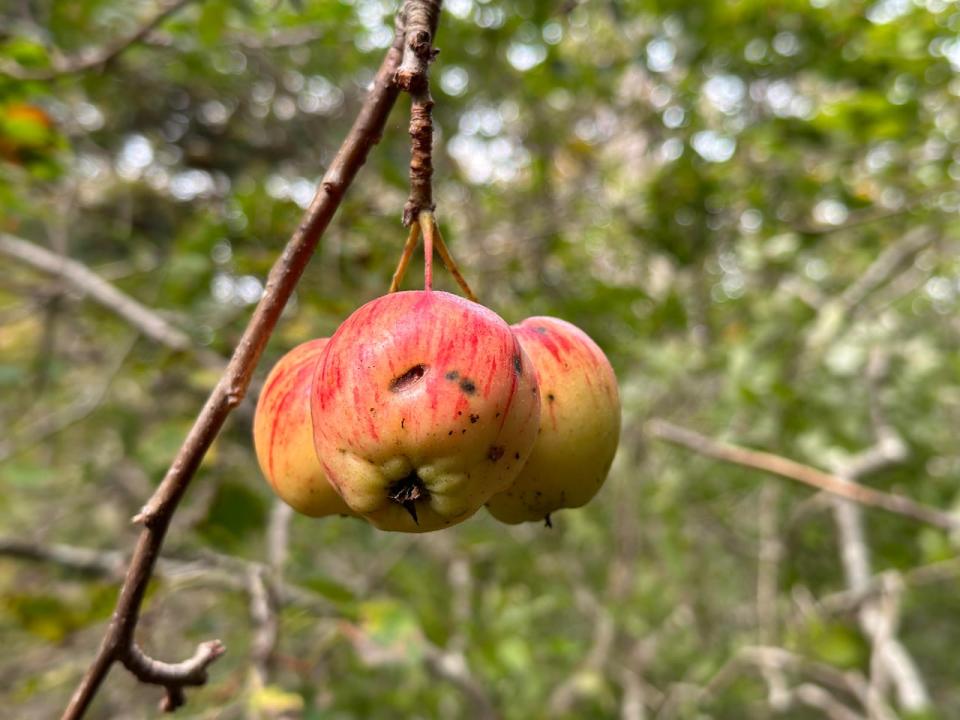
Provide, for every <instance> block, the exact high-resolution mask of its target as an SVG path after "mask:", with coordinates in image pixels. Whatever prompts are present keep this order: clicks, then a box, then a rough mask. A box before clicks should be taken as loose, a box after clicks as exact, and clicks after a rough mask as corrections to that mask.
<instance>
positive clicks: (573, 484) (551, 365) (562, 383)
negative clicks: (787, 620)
mask: <svg viewBox="0 0 960 720" xmlns="http://www.w3.org/2000/svg"><path fill="white" fill-rule="evenodd" d="M512 327H513V331H514V334H515V335H516V337H517V339H518V340H519V341H520V344H521V345H522V346H523V348H524V350H526V352H527V354H528V355H529V356H530V360H531V361H532V362H533V367H534V369H535V371H536V373H537V381H538V383H539V385H540V393H541V399H542V408H541V413H540V433H539V435H538V437H537V442H536V444H535V445H534V447H533V452H532V453H531V454H530V459H529V460H528V461H527V463H526V465H525V466H524V468H523V470H521V472H520V475H519V476H518V477H517V480H516V481H515V482H514V484H513V485H512V486H511V487H510V488H509V489H507V490H506V491H504V492H502V493H499V494H497V495H495V496H493V497H492V498H491V499H490V500H489V501H488V502H487V509H488V510H489V511H490V514H491V515H493V516H494V517H495V518H496V519H497V520H500V521H501V522H505V523H510V524H515V523H521V522H525V521H544V520H546V522H547V524H548V525H549V524H550V513H552V512H554V511H556V510H559V509H561V508H576V507H580V506H582V505H584V504H586V503H587V502H589V501H590V499H591V498H593V496H594V495H596V493H597V491H599V490H600V487H601V486H602V485H603V482H604V480H605V479H606V477H607V473H608V472H609V470H610V465H611V463H612V462H613V457H614V455H615V454H616V451H617V444H618V442H619V439H620V396H619V391H618V389H617V378H616V376H615V375H614V372H613V368H612V367H611V366H610V361H609V360H607V357H606V355H604V353H603V351H602V350H601V349H600V347H599V346H598V345H597V344H596V343H595V342H594V341H593V340H592V339H590V337H589V336H588V335H587V334H586V333H585V332H583V331H582V330H581V329H580V328H578V327H577V326H576V325H573V324H571V323H569V322H566V321H565V320H559V319H557V318H551V317H531V318H527V319H526V320H524V321H523V322H521V323H518V324H517V325H514V326H512Z"/></svg>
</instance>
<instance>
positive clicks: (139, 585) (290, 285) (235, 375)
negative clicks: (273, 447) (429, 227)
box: [63, 0, 438, 720]
mask: <svg viewBox="0 0 960 720" xmlns="http://www.w3.org/2000/svg"><path fill="white" fill-rule="evenodd" d="M414 4H416V2H415V0H408V5H414ZM437 9H438V8H437ZM434 24H435V23H434ZM402 40H403V35H402V33H401V32H398V33H397V36H396V38H395V40H394V43H393V46H392V47H391V48H390V49H389V50H388V51H387V54H386V57H385V58H384V60H383V63H382V64H381V66H380V69H379V71H378V73H377V76H376V79H375V81H374V84H373V89H372V90H371V91H370V94H369V95H368V96H367V98H366V100H365V101H364V104H363V106H362V108H361V109H360V113H359V114H358V116H357V118H356V120H355V121H354V123H353V127H352V128H351V129H350V132H349V134H348V135H347V138H346V139H345V140H344V142H343V144H342V145H341V147H340V150H339V151H338V152H337V155H336V157H334V159H333V161H332V162H331V164H330V167H329V168H328V170H327V172H326V174H325V175H324V178H323V181H322V182H321V185H320V188H319V189H318V192H317V194H316V196H315V197H314V199H313V202H312V203H311V204H310V207H309V208H308V209H307V211H306V213H305V214H304V217H303V219H302V220H301V222H300V225H299V226H298V227H297V230H296V231H295V232H294V234H293V237H292V238H291V239H290V241H289V242H288V243H287V246H286V248H284V251H283V254H282V255H281V256H280V258H279V259H278V260H277V261H276V263H275V264H274V266H273V268H272V269H271V271H270V275H269V276H268V278H267V283H266V288H265V291H264V294H263V296H262V297H261V299H260V302H259V303H258V305H257V307H256V309H255V310H254V313H253V317H252V318H251V319H250V322H249V324H248V325H247V329H246V330H245V331H244V334H243V336H242V338H241V339H240V343H239V344H238V346H237V348H236V350H235V351H234V354H233V357H232V358H231V360H230V363H229V365H228V366H227V369H226V370H225V371H224V374H223V375H222V377H221V378H220V381H219V382H218V383H217V386H216V387H215V388H214V390H213V392H212V393H211V394H210V397H209V398H208V399H207V402H206V404H205V405H204V407H203V409H202V410H201V411H200V414H199V415H198V417H197V419H196V421H195V422H194V425H193V427H192V428H191V430H190V432H189V434H188V435H187V437H186V439H185V441H184V443H183V445H182V446H181V448H180V450H179V451H178V453H177V455H176V457H175V458H174V460H173V463H172V465H171V466H170V469H169V470H168V471H167V474H166V477H164V479H163V482H162V483H161V484H160V486H159V487H158V488H157V491H156V493H155V494H154V496H153V497H152V498H151V499H150V501H149V502H148V503H147V504H146V505H145V506H144V508H143V510H141V512H140V513H139V514H138V515H137V517H136V518H135V520H136V521H137V522H140V523H142V524H143V525H144V527H143V530H142V531H141V533H140V537H139V540H138V541H137V546H136V549H135V550H134V554H133V558H132V559H131V561H130V566H129V569H128V571H127V575H126V578H125V580H124V583H123V586H122V588H121V591H120V597H119V599H118V601H117V606H116V608H115V610H114V613H113V618H112V620H111V621H110V625H109V627H108V628H107V632H106V635H105V636H104V638H103V641H102V643H101V645H100V649H99V651H98V652H97V655H96V657H95V659H94V661H93V663H92V664H91V666H90V668H89V669H88V670H87V673H86V674H85V675H84V677H83V679H82V680H81V682H80V685H79V686H78V688H77V690H76V692H75V693H74V695H73V697H72V698H71V700H70V703H69V705H68V706H67V708H66V710H65V712H64V714H63V720H76V718H80V717H82V716H83V715H84V713H85V712H86V710H87V708H88V707H89V705H90V703H91V701H92V700H93V697H94V696H95V695H96V692H97V690H98V689H99V687H100V685H101V684H102V682H103V680H104V678H105V677H106V675H107V673H108V672H109V670H110V667H111V666H112V665H113V663H114V662H115V661H117V660H119V659H122V658H123V657H124V653H125V652H126V651H127V649H128V648H130V647H132V645H133V631H134V629H135V628H136V625H137V620H138V617H139V612H140V606H141V604H142V603H143V597H144V593H145V592H146V588H147V583H148V582H149V580H150V576H151V573H152V572H153V568H154V565H155V564H156V561H157V557H158V556H159V552H160V547H161V545H162V544H163V538H164V535H165V533H166V530H167V527H168V526H169V524H170V519H171V517H172V516H173V513H174V511H175V510H176V507H177V505H178V503H179V502H180V499H181V498H182V497H183V494H184V493H185V492H186V489H187V486H188V485H189V483H190V480H191V479H192V478H193V475H194V474H195V473H196V471H197V468H198V467H199V465H200V461H201V460H202V459H203V456H204V455H205V454H206V451H207V449H208V448H209V447H210V445H211V444H212V443H213V441H214V439H215V438H216V436H217V434H218V433H219V431H220V428H221V427H222V426H223V423H224V421H225V420H226V418H227V415H229V414H230V412H231V410H233V409H234V408H235V407H236V406H237V405H239V404H240V402H241V401H242V399H243V396H244V394H245V392H246V390H247V387H248V386H249V384H250V378H251V376H252V374H253V371H254V369H255V367H256V365H257V362H258V360H259V359H260V355H261V353H262V351H263V348H264V346H265V345H266V343H267V340H268V339H269V337H270V334H271V333H272V331H273V328H274V326H275V325H276V323H277V320H278V319H279V317H280V313H281V311H282V310H283V308H284V306H285V305H286V303H287V300H288V299H289V297H290V295H291V293H292V292H293V290H294V287H295V286H296V284H297V281H298V280H299V279H300V276H301V275H302V274H303V271H304V268H305V267H306V265H307V262H308V261H309V260H310V257H311V255H312V254H313V251H314V249H315V248H316V246H317V243H318V241H319V239H320V236H321V235H322V234H323V231H324V230H325V229H326V227H327V225H328V224H329V222H330V219H331V218H332V217H333V214H334V212H335V211H336V209H337V207H338V206H339V204H340V201H341V199H342V198H343V195H344V193H345V191H346V189H347V187H349V185H350V183H351V182H352V181H353V178H354V177H355V176H356V174H357V172H358V171H359V169H360V167H361V166H362V165H363V163H364V161H365V160H366V157H367V154H368V152H369V151H370V148H371V147H373V146H374V145H376V144H377V142H378V141H379V140H380V137H381V135H382V133H383V128H384V125H385V123H386V119H387V116H388V114H389V113H390V110H391V108H392V107H393V105H394V103H395V101H396V98H397V94H398V90H397V88H396V86H395V85H394V83H393V77H394V75H395V74H396V71H397V68H398V67H399V65H400V59H401V54H402V47H403V45H402ZM173 699H176V698H173Z"/></svg>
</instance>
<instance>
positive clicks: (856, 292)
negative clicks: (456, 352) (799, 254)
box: [806, 226, 936, 364]
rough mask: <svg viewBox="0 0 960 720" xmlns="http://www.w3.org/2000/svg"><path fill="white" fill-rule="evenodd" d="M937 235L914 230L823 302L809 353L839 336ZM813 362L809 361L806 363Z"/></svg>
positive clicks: (813, 330)
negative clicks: (857, 314)
mask: <svg viewBox="0 0 960 720" xmlns="http://www.w3.org/2000/svg"><path fill="white" fill-rule="evenodd" d="M935 239H936V234H935V233H934V232H933V230H932V229H931V228H929V227H924V226H921V227H918V228H916V229H914V230H911V231H910V232H908V233H907V234H906V235H904V236H903V237H902V238H900V239H899V240H898V241H897V242H895V243H892V244H891V245H890V246H889V247H887V248H886V249H885V250H884V251H883V252H882V253H880V255H878V256H877V259H876V260H874V261H873V262H872V263H871V264H870V266H869V267H868V268H867V269H866V271H865V272H864V273H863V274H862V275H861V276H860V277H859V278H857V280H856V281H855V282H853V283H852V284H851V285H849V286H848V287H847V288H846V290H844V291H843V293H841V294H840V296H839V297H837V298H835V299H831V300H830V301H828V302H826V303H824V304H823V305H822V306H821V307H820V309H819V312H818V313H817V318H816V320H815V321H814V323H813V326H812V328H811V329H810V332H809V334H808V335H807V341H806V343H807V351H808V354H809V353H812V354H813V357H815V356H816V355H817V353H819V352H820V351H821V350H823V348H825V347H826V346H827V345H829V343H830V342H832V341H833V340H834V338H836V337H837V335H838V334H839V333H840V331H841V330H842V329H843V327H844V326H845V325H846V323H847V321H848V320H849V318H850V316H851V315H852V314H853V313H854V312H855V311H856V309H857V308H858V307H860V305H861V304H863V302H864V301H865V300H866V299H867V298H868V297H869V296H870V294H871V293H873V292H874V291H876V290H877V289H878V288H880V287H881V286H883V285H884V284H886V283H887V282H888V281H889V280H890V279H891V278H892V277H893V275H894V273H895V272H896V271H897V270H898V269H899V268H900V267H902V266H903V264H904V263H906V262H907V261H908V260H909V259H910V258H912V257H913V256H915V255H916V254H917V253H918V252H920V251H921V250H923V249H924V248H925V247H927V246H928V245H930V244H931V243H932V242H933V241H934V240H935ZM807 363H808V364H809V363H810V360H808V361H807Z"/></svg>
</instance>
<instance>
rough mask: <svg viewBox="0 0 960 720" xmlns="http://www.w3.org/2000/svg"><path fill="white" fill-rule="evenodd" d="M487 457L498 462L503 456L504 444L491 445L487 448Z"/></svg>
mask: <svg viewBox="0 0 960 720" xmlns="http://www.w3.org/2000/svg"><path fill="white" fill-rule="evenodd" d="M487 457H488V458H490V460H491V461H492V462H496V461H497V460H499V459H500V458H502V457H503V446H502V445H491V446H490V449H489V450H487Z"/></svg>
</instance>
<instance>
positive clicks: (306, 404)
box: [253, 338, 353, 517]
mask: <svg viewBox="0 0 960 720" xmlns="http://www.w3.org/2000/svg"><path fill="white" fill-rule="evenodd" d="M327 342H328V339H327V338H320V339H317V340H311V341H309V342H305V343H303V344H302V345H298V346H297V347H295V348H294V349H293V350H291V351H290V352H288V353H287V354H286V355H284V356H283V357H282V358H280V360H279V361H278V362H277V364H276V365H274V367H273V369H272V370H271V371H270V374H269V375H268V376H267V381H266V383H264V385H263V391H262V392H261V393H260V400H259V401H258V402H257V410H256V413H255V414H254V416H253V445H254V448H255V449H256V451H257V460H258V461H259V462H260V469H261V470H263V474H264V475H265V476H266V478H267V480H268V481H269V482H270V485H271V486H272V487H273V490H274V492H275V493H276V494H277V495H279V496H280V498H281V499H282V500H283V501H284V502H286V503H287V504H288V505H290V506H291V507H292V508H293V509H294V510H297V511H298V512H301V513H303V514H304V515H311V516H313V517H323V516H325V515H334V514H340V515H352V514H353V513H352V512H351V511H350V508H349V507H347V505H346V503H344V502H343V500H342V499H341V498H340V496H339V495H338V494H337V491H336V490H334V489H333V487H332V486H331V485H330V483H329V482H327V478H326V476H325V475H324V474H323V468H322V467H321V465H320V460H319V459H318V458H317V453H316V450H314V447H313V423H312V421H311V418H310V385H311V383H312V382H313V375H314V368H315V367H316V364H317V360H318V359H319V357H320V353H321V352H322V351H323V349H324V347H326V345H327Z"/></svg>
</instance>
